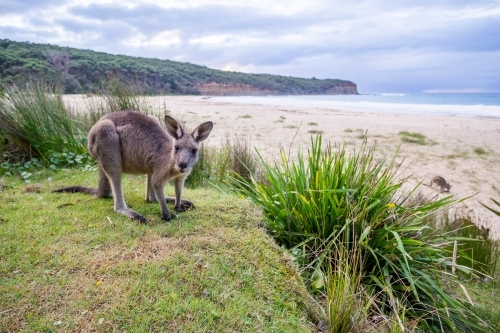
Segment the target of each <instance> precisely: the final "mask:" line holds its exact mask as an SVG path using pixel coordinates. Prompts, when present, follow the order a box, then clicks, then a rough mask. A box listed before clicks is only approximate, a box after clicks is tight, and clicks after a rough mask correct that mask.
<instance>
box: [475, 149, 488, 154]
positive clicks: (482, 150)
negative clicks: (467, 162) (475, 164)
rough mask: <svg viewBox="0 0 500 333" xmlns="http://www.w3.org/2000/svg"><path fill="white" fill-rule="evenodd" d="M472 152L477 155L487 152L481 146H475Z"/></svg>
mask: <svg viewBox="0 0 500 333" xmlns="http://www.w3.org/2000/svg"><path fill="white" fill-rule="evenodd" d="M474 152H475V153H476V154H478V155H484V154H487V153H486V150H484V149H483V148H481V147H476V148H474Z"/></svg>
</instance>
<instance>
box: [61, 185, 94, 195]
mask: <svg viewBox="0 0 500 333" xmlns="http://www.w3.org/2000/svg"><path fill="white" fill-rule="evenodd" d="M62 192H70V193H77V192H79V193H87V194H90V195H97V194H98V190H97V189H96V188H91V187H84V186H68V187H62V188H58V189H56V190H53V191H52V193H62Z"/></svg>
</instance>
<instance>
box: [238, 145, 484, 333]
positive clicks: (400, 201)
mask: <svg viewBox="0 0 500 333" xmlns="http://www.w3.org/2000/svg"><path fill="white" fill-rule="evenodd" d="M373 156H374V148H367V147H366V141H365V142H364V143H363V145H362V147H361V149H360V150H359V151H357V152H354V153H353V154H352V155H350V156H349V155H348V153H347V151H346V149H345V146H343V147H338V148H336V149H334V148H333V147H332V146H329V145H328V146H327V147H326V148H324V147H323V146H322V139H321V137H318V138H316V139H313V140H312V145H311V149H310V150H309V152H308V154H307V156H304V155H303V154H302V152H300V151H299V153H298V158H297V161H296V162H295V161H294V162H290V161H289V160H288V157H287V156H286V155H285V153H284V152H282V155H281V159H280V160H278V161H275V162H274V164H273V165H270V164H268V163H266V162H265V161H264V160H262V161H261V163H262V164H263V168H264V171H263V178H264V180H263V181H256V180H253V181H251V182H249V181H246V180H243V179H241V178H233V179H232V180H230V184H231V185H232V186H233V187H234V189H235V190H236V191H237V192H239V193H241V194H244V195H245V196H247V197H248V198H250V199H251V200H252V201H253V202H255V203H256V204H257V205H259V206H260V207H261V208H262V209H263V212H264V215H265V217H266V219H267V227H268V229H269V231H270V233H271V234H272V235H273V237H274V238H275V239H276V240H277V241H278V243H279V244H280V245H282V246H283V247H285V248H287V249H289V250H290V251H291V252H292V254H294V255H295V256H296V258H297V261H298V262H300V263H302V267H303V269H304V273H305V276H306V277H307V278H309V281H310V288H311V289H321V288H322V287H323V285H322V284H321V281H324V280H325V279H326V281H327V286H329V287H327V288H331V289H332V290H333V291H335V293H337V294H338V292H340V294H341V295H342V290H344V291H345V290H349V291H348V292H344V293H345V294H349V295H352V294H358V293H362V294H363V295H365V297H364V300H363V303H362V304H366V306H364V305H363V306H358V305H353V304H352V303H349V300H348V307H349V308H346V309H345V310H346V311H347V313H352V311H354V309H360V311H361V310H362V311H366V313H367V314H366V316H370V314H371V316H373V315H374V313H375V314H377V315H376V316H382V317H384V318H393V319H392V321H391V322H390V323H388V325H392V326H394V325H395V327H398V329H399V330H400V331H404V330H405V329H406V328H407V325H410V326H412V325H413V326H414V327H418V328H419V329H421V330H424V331H433V330H439V331H446V332H451V331H456V332H467V331H480V330H482V329H483V328H482V327H481V326H480V324H481V325H483V324H484V325H487V323H484V322H482V321H481V319H480V318H479V317H478V316H477V315H476V314H475V313H474V312H473V311H471V310H470V306H469V305H468V304H467V301H462V300H461V299H459V298H457V297H454V296H452V295H450V294H449V293H448V292H447V291H446V289H447V286H448V285H456V286H461V285H460V282H459V281H458V278H457V277H456V276H452V275H450V274H447V273H446V270H445V269H446V267H450V266H451V260H450V258H449V256H448V254H449V253H448V252H447V248H446V245H447V243H446V242H444V241H443V237H442V236H440V235H431V234H428V233H426V232H425V231H426V229H427V228H429V227H428V225H427V223H426V222H425V221H426V219H427V218H431V217H432V216H434V215H435V214H436V212H438V211H440V210H444V209H447V208H448V207H449V206H450V205H451V204H453V203H454V201H453V200H452V199H451V197H446V198H443V199H440V200H437V201H432V202H426V203H420V204H418V205H416V204H412V203H411V200H410V199H411V198H412V193H415V191H416V190H417V188H414V189H413V191H412V192H410V193H409V194H406V195H405V194H402V193H401V192H400V189H401V186H402V184H403V182H404V180H397V179H398V177H397V176H396V175H395V173H393V172H392V171H391V170H394V169H395V164H394V160H391V161H390V162H389V164H388V165H386V164H385V162H384V161H382V162H375V161H374V158H373ZM449 239H450V238H448V240H449ZM338 253H342V254H344V255H343V257H341V259H342V260H338V257H337V256H338ZM345 263H347V267H345V266H344V265H345ZM339 265H341V266H339ZM458 268H459V269H461V270H463V271H465V272H468V271H470V270H469V269H467V268H465V267H462V266H458ZM346 270H347V271H346ZM322 276H323V277H322ZM332 279H333V281H331V280H332ZM347 280H349V281H347ZM358 280H359V283H358V282H357V281H358ZM330 297H332V296H330ZM336 302H337V301H336ZM337 304H338V303H337ZM336 306H337V305H336ZM367 307H368V310H369V311H367V310H366V309H367ZM333 313H342V311H340V312H339V311H337V310H335V311H333ZM330 314H332V311H330ZM356 315H360V316H361V315H363V314H362V313H361V314H360V313H357V314H356ZM340 316H342V315H340ZM349 316H350V317H352V314H351V315H349ZM338 319H339V318H338V316H337V315H335V316H334V317H333V318H331V322H337V321H338ZM340 319H341V318H340ZM340 322H342V320H341V321H340ZM359 322H360V323H362V321H361V320H360V321H359ZM366 322H369V317H366ZM410 323H411V324H410ZM479 323H480V324H479ZM346 327H348V326H346ZM365 328H366V327H365ZM365 328H363V327H358V329H360V331H364V329H365ZM366 329H368V328H366ZM345 331H346V332H347V331H348V328H347V330H345Z"/></svg>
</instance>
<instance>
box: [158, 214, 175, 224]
mask: <svg viewBox="0 0 500 333" xmlns="http://www.w3.org/2000/svg"><path fill="white" fill-rule="evenodd" d="M176 217H177V215H175V214H170V215H168V216H167V215H163V216H162V217H161V219H162V220H163V221H167V222H168V221H172V220H173V219H175V218H176Z"/></svg>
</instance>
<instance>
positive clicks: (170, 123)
mask: <svg viewBox="0 0 500 333" xmlns="http://www.w3.org/2000/svg"><path fill="white" fill-rule="evenodd" d="M165 125H166V126H167V132H168V134H170V135H171V136H172V137H173V138H174V142H173V147H172V156H173V159H174V167H175V168H176V169H177V170H178V171H179V172H182V173H184V172H189V171H191V168H192V167H193V166H194V165H195V164H196V162H198V150H199V148H200V142H202V141H203V140H205V139H206V138H208V135H209V134H210V132H211V131H212V128H213V126H214V125H213V123H212V122H211V121H207V122H206V123H203V124H201V125H198V127H196V128H195V129H194V131H193V132H192V133H191V134H189V133H185V132H184V130H183V129H182V126H181V125H180V124H179V123H178V122H177V120H175V119H174V118H172V117H170V116H165Z"/></svg>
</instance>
